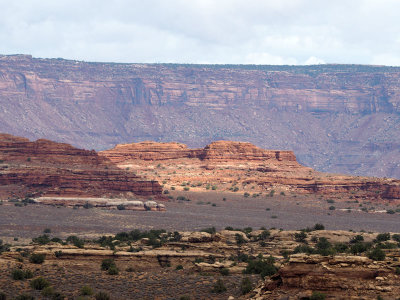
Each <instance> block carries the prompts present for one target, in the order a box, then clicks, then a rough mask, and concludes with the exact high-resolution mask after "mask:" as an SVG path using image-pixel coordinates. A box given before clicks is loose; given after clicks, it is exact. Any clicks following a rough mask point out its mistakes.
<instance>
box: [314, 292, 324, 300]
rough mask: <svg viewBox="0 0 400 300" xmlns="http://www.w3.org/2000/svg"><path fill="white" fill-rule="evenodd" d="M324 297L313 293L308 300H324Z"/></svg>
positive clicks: (321, 294) (318, 293)
mask: <svg viewBox="0 0 400 300" xmlns="http://www.w3.org/2000/svg"><path fill="white" fill-rule="evenodd" d="M325 298H326V296H325V294H323V293H320V292H313V293H312V295H311V297H310V300H325Z"/></svg>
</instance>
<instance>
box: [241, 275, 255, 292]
mask: <svg viewBox="0 0 400 300" xmlns="http://www.w3.org/2000/svg"><path fill="white" fill-rule="evenodd" d="M252 290H253V285H252V283H251V280H250V278H249V277H245V278H243V279H242V281H241V282H240V292H241V293H242V295H246V294H248V293H250V292H251V291H252Z"/></svg>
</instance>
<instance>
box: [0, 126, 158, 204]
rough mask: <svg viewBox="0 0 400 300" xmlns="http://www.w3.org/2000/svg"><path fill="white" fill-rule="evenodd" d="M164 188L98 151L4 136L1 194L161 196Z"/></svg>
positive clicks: (0, 143)
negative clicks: (123, 167) (122, 166)
mask: <svg viewBox="0 0 400 300" xmlns="http://www.w3.org/2000/svg"><path fill="white" fill-rule="evenodd" d="M161 191H162V188H161V186H160V185H159V184H158V183H157V182H155V181H148V180H144V179H142V178H140V177H139V176H136V175H135V174H133V173H131V172H127V171H125V170H121V169H119V168H117V167H116V166H115V165H114V164H113V163H111V162H110V161H109V160H108V159H107V158H105V157H103V156H99V155H98V154H97V153H96V152H95V151H88V150H82V149H78V148H75V147H72V146H71V145H68V144H63V143H56V142H52V141H49V140H44V139H40V140H37V141H34V142H32V141H29V140H28V139H26V138H21V137H15V136H12V135H9V134H0V195H3V196H4V195H6V196H12V195H15V196H24V195H26V194H28V193H29V194H33V195H34V196H40V195H45V196H94V197H96V196H106V195H114V196H115V195H123V194H125V195H139V196H150V195H154V196H157V195H160V194H161Z"/></svg>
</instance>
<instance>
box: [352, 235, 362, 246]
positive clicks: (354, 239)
mask: <svg viewBox="0 0 400 300" xmlns="http://www.w3.org/2000/svg"><path fill="white" fill-rule="evenodd" d="M363 241H364V237H363V236H362V235H361V234H358V235H356V236H355V237H353V238H352V239H351V240H350V243H351V244H355V243H359V242H363Z"/></svg>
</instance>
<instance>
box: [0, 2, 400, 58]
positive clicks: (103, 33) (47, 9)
mask: <svg viewBox="0 0 400 300" xmlns="http://www.w3.org/2000/svg"><path fill="white" fill-rule="evenodd" d="M0 7H1V9H0V54H16V53H24V54H32V55H33V56H35V57H62V58H67V59H78V60H87V61H112V62H177V63H233V64H235V63H238V64H249V63H250V64H316V63H355V64H379V65H381V64H382V65H397V66H399V65H400V1H398V0H343V1H342V0H130V1H129V0H114V1H113V0H93V1H88V0H79V1H78V0H68V1H64V0H40V1H37V0H15V1H10V0H0Z"/></svg>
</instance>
